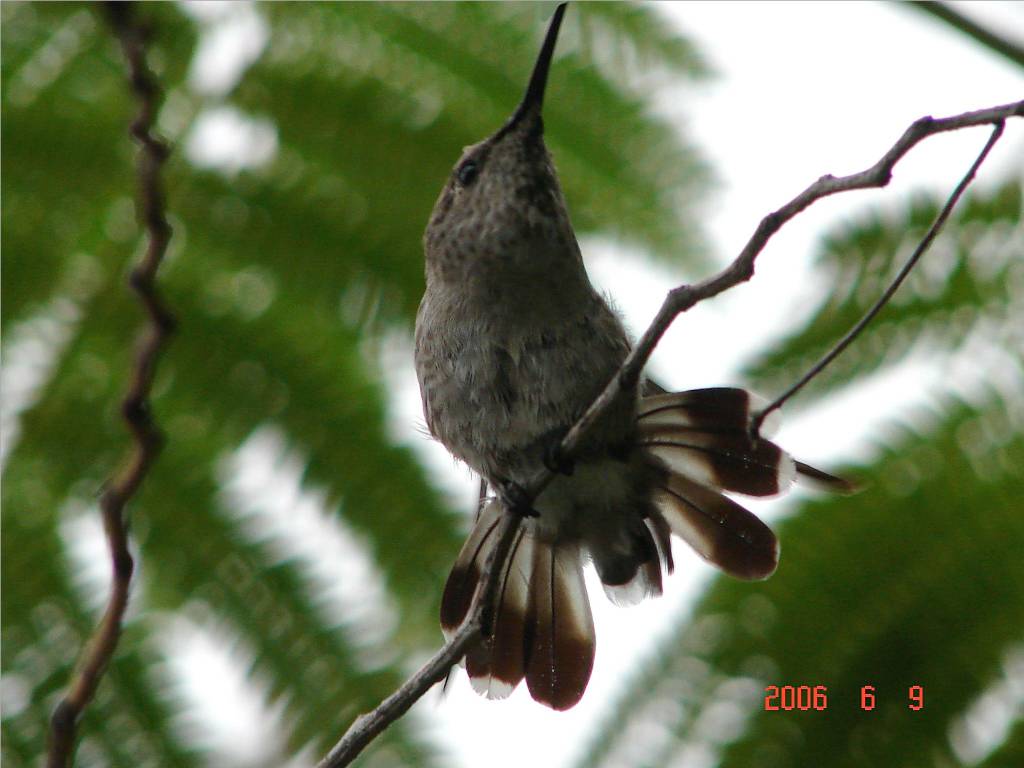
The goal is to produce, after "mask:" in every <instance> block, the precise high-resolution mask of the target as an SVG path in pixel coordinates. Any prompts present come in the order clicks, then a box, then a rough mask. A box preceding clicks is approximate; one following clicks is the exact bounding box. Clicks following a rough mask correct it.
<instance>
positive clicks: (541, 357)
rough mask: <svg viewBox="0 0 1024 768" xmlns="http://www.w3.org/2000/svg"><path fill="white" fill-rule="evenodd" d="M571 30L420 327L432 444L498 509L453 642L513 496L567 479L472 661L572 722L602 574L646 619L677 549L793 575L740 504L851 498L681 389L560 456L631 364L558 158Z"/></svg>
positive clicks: (459, 187) (432, 260) (486, 506)
mask: <svg viewBox="0 0 1024 768" xmlns="http://www.w3.org/2000/svg"><path fill="white" fill-rule="evenodd" d="M564 14H565V4H564V3H563V4H561V5H559V6H558V8H557V9H556V11H555V13H554V15H553V17H552V19H551V22H550V25H549V27H548V30H547V34H546V36H545V39H544V42H543V45H542V47H541V50H540V54H539V56H538V58H537V61H536V64H535V65H534V68H533V73H532V75H531V77H530V81H529V84H528V86H527V88H526V93H525V95H524V96H523V99H522V101H521V102H520V103H519V105H518V106H517V107H516V109H515V111H514V112H513V113H512V115H511V117H509V118H508V120H507V121H506V122H505V124H504V125H502V126H501V127H500V128H499V129H498V130H497V131H496V132H495V133H494V134H492V135H491V136H489V137H488V138H486V139H484V140H483V141H481V142H479V143H478V144H474V145H472V146H470V147H467V148H466V149H465V150H463V152H462V156H461V157H460V158H459V160H458V162H457V163H456V164H455V166H454V168H453V170H452V172H451V175H450V177H449V178H448V180H447V182H446V183H445V185H444V188H443V189H442V190H441V194H440V196H439V197H438V199H437V202H436V204H435V206H434V209H433V212H432V213H431V216H430V219H429V222H428V224H427V227H426V231H425V233H424V237H423V245H424V255H425V273H426V290H425V292H424V295H423V299H422V301H421V303H420V306H419V311H418V313H417V317H416V328H415V367H416V374H417V378H418V380H419V387H420V394H421V396H422V400H423V409H424V414H425V418H426V424H427V427H428V429H429V431H430V433H431V435H432V436H433V437H435V438H436V439H437V440H439V441H440V442H441V443H443V444H444V446H445V447H446V448H447V449H448V451H449V452H450V453H451V454H452V455H453V456H455V457H456V458H457V459H459V460H461V461H462V462H465V463H466V464H468V465H469V466H470V467H471V468H472V469H473V470H474V471H475V472H477V473H479V475H480V476H481V477H482V478H483V479H484V480H485V481H486V483H487V484H488V486H489V487H490V488H491V489H492V490H494V491H495V492H497V493H498V496H497V497H493V498H490V499H489V500H488V499H485V500H484V501H483V502H482V504H481V508H480V510H479V511H478V515H477V519H476V522H475V524H474V526H473V528H472V531H471V532H470V534H469V537H468V538H467V540H466V542H465V545H464V546H463V548H462V550H461V552H460V553H459V555H458V557H457V559H456V561H455V564H454V566H453V568H452V570H451V574H450V575H449V577H448V581H447V583H446V586H445V589H444V593H443V596H442V601H441V625H442V629H443V631H444V632H445V633H446V634H447V635H449V636H450V635H451V634H452V633H454V632H455V631H456V630H457V629H458V628H459V627H460V626H461V625H462V623H463V622H464V621H465V620H466V618H467V616H468V614H469V608H470V606H471V604H472V601H473V598H474V596H475V594H476V592H477V590H478V589H479V588H481V583H480V582H481V579H480V574H481V569H482V567H483V563H484V562H485V561H486V559H487V555H488V553H489V552H490V551H491V549H492V548H493V546H494V545H495V543H496V539H497V535H496V530H497V528H498V522H499V519H500V516H501V514H502V503H501V501H500V499H502V498H505V499H507V498H510V496H509V494H508V493H507V491H508V490H509V489H515V488H521V487H522V485H524V484H526V483H527V482H528V480H529V479H530V478H531V477H533V476H534V475H535V474H536V473H537V472H538V471H539V470H541V469H542V468H544V467H548V468H550V469H553V470H555V471H556V474H555V476H554V478H553V480H552V481H551V482H550V483H549V484H548V485H547V487H545V488H544V490H543V491H542V492H541V493H540V494H539V495H538V496H537V498H536V499H534V500H533V503H532V505H531V507H530V509H529V510H520V511H521V512H525V514H524V516H523V518H522V521H521V524H520V527H519V529H518V531H517V533H516V537H515V539H514V540H513V544H512V547H511V550H510V553H509V556H508V558H507V560H506V563H505V566H504V572H503V573H502V574H500V577H499V578H500V581H499V588H498V590H497V598H496V605H495V606H494V618H493V625H492V627H491V633H490V636H489V637H485V638H483V639H482V640H481V641H480V642H479V644H478V645H477V646H475V647H473V648H471V649H470V650H469V651H468V652H467V654H466V657H465V660H464V661H465V666H466V670H467V672H468V674H469V678H470V682H471V684H472V685H473V687H474V689H475V690H477V691H478V692H479V693H482V694H484V695H485V696H487V697H489V698H503V697H505V696H507V695H509V694H510V693H511V692H512V690H513V689H514V688H515V687H516V686H517V685H518V684H519V683H520V682H522V681H523V680H524V679H525V681H526V684H527V686H528V688H529V692H530V694H531V696H532V697H533V698H534V699H535V700H536V701H538V702H540V703H541V704H544V705H546V706H548V707H551V708H553V709H555V710H565V709H568V708H570V707H572V706H574V705H575V704H576V703H577V702H578V701H579V700H580V699H581V697H582V696H583V693H584V691H585V689H586V686H587V683H588V681H589V679H590V674H591V670H592V668H593V662H594V654H595V647H596V638H595V632H594V622H593V617H592V614H591V609H590V600H589V597H588V594H587V590H586V587H585V585H584V578H583V573H584V567H585V565H587V564H588V563H592V564H593V565H594V567H595V569H596V571H597V575H598V577H599V578H600V580H601V583H602V585H603V587H604V590H605V592H606V594H607V595H608V596H609V598H610V599H611V600H612V601H613V602H615V603H617V604H621V605H631V604H635V603H637V602H639V601H640V600H642V599H644V598H646V597H649V596H655V595H659V594H661V592H662V584H663V574H664V573H666V572H667V573H671V572H672V570H673V567H674V565H673V558H672V548H671V541H670V538H671V536H672V535H673V534H675V535H676V536H678V537H679V538H681V539H683V541H685V542H686V543H687V544H689V545H690V546H691V547H693V549H694V550H696V552H697V553H698V554H699V555H700V556H701V557H703V558H704V559H705V560H707V561H709V562H710V563H712V564H713V565H715V566H717V567H718V568H720V569H722V570H723V571H725V572H726V573H728V574H730V575H732V576H735V577H738V578H741V579H764V578H767V577H768V576H769V575H771V573H772V572H773V571H774V570H775V568H776V565H777V564H778V557H779V546H778V542H777V540H776V537H775V535H774V534H773V533H772V531H771V530H770V529H769V528H768V527H767V526H766V525H765V524H764V523H763V522H761V521H760V520H759V519H758V518H757V517H756V516H754V515H753V514H752V513H751V512H749V511H748V510H747V509H745V508H744V507H743V506H741V505H740V504H739V503H738V502H736V501H734V500H733V499H732V498H730V497H729V496H727V495H725V494H724V493H723V492H730V493H739V494H746V495H750V496H770V495H775V494H779V493H782V492H784V491H786V490H787V489H788V488H789V487H790V485H791V484H792V483H793V481H794V479H795V478H796V477H798V476H800V477H803V478H805V479H808V480H811V481H814V482H816V483H818V484H819V485H823V486H825V487H828V488H832V489H834V490H845V489H846V487H847V486H846V482H845V481H844V480H842V479H841V478H837V477H835V476H833V475H830V474H828V473H825V472H823V471H821V470H817V469H815V468H813V467H811V466H809V465H807V464H804V463H802V462H798V461H794V460H793V459H792V458H791V457H790V456H789V455H788V454H787V453H786V452H784V451H783V450H782V449H781V448H779V447H778V446H777V445H775V444H774V443H772V442H770V441H768V440H766V439H763V438H762V439H759V440H757V441H751V440H750V438H749V436H748V432H747V428H748V423H749V419H750V415H751V413H752V411H753V410H754V409H755V408H756V405H757V404H756V403H755V400H754V398H753V397H752V396H751V395H750V394H749V393H748V392H746V391H745V390H742V389H736V388H724V387H720V388H711V389H698V390H691V391H687V392H676V393H672V392H666V391H664V390H662V389H661V388H660V387H658V386H657V385H655V384H654V383H653V382H651V381H643V382H641V383H639V384H638V385H637V387H636V388H635V389H633V390H632V391H624V392H623V393H622V395H621V396H620V397H619V398H618V399H617V400H616V401H614V402H613V404H612V406H611V407H610V408H609V409H608V410H607V411H606V412H605V413H604V414H603V416H602V418H601V419H600V420H599V421H598V422H596V423H595V424H594V426H593V429H591V430H590V431H589V432H588V434H587V435H586V437H585V439H584V441H583V442H582V443H581V444H580V446H579V448H578V450H576V451H575V452H574V455H573V456H572V457H571V460H566V458H565V457H561V456H559V455H558V445H559V443H560V441H561V439H562V437H563V436H564V435H565V434H566V432H567V431H568V430H569V428H570V427H571V426H572V425H573V424H574V423H575V422H576V420H577V419H579V417H580V416H581V415H582V414H583V412H584V411H585V410H586V409H587V408H588V406H590V404H591V403H592V402H593V401H594V400H595V399H596V398H597V396H598V395H599V394H600V393H601V392H602V391H603V390H604V388H605V386H606V385H607V384H608V383H609V382H610V381H611V379H612V378H613V377H614V376H615V375H616V373H617V371H618V370H619V367H620V366H621V365H622V363H623V361H624V360H625V358H626V356H627V355H628V354H629V351H630V348H631V341H630V338H629V336H628V334H627V332H626V330H625V327H624V325H623V323H622V320H621V319H620V318H619V316H618V315H617V314H616V312H615V311H614V310H613V309H612V308H611V306H610V305H609V303H608V302H607V301H606V300H605V298H604V297H603V296H602V295H601V294H600V293H599V292H598V291H597V290H595V289H594V287H593V285H592V284H591V282H590V279H589V278H588V276H587V271H586V268H585V266H584V263H583V258H582V256H581V253H580V248H579V245H578V243H577V241H576V236H575V234H574V232H573V228H572V224H571V223H570V220H569V213H568V208H567V206H566V202H565V198H564V197H563V194H562V190H561V187H560V185H559V181H558V175H557V173H556V171H555V166H554V162H553V161H552V158H551V155H550V153H549V152H548V150H547V148H546V146H545V143H544V121H543V115H542V108H543V102H544V92H545V88H546V84H547V80H548V72H549V69H550V66H551V60H552V55H553V53H554V49H555V43H556V40H557V37H558V31H559V28H560V26H561V23H562V18H563V16H564ZM512 497H513V498H514V496H512Z"/></svg>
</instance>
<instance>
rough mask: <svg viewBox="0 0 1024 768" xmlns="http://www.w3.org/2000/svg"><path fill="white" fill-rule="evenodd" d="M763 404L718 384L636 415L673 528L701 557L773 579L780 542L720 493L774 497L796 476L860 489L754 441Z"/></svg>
mask: <svg viewBox="0 0 1024 768" xmlns="http://www.w3.org/2000/svg"><path fill="white" fill-rule="evenodd" d="M760 407H763V406H762V404H760V403H759V402H758V401H756V399H755V398H754V396H753V395H751V394H750V393H749V392H747V391H745V390H742V389H735V388H728V387H716V388H709V389H695V390H690V391H688V392H674V393H664V392H663V393H659V394H655V395H651V396H649V397H645V398H643V399H642V400H641V401H640V406H639V409H638V415H637V438H638V442H639V443H640V445H641V447H642V448H643V449H644V450H645V451H646V453H647V454H648V456H649V461H650V462H651V464H652V465H653V466H655V467H657V468H658V469H660V471H661V472H662V476H663V480H662V482H661V484H660V488H659V491H658V496H657V498H656V503H657V505H658V508H659V509H660V510H661V513H662V514H663V515H664V517H665V520H666V521H667V522H668V525H669V526H670V527H671V529H672V531H673V532H674V533H675V534H677V535H678V536H679V537H680V538H682V539H683V540H685V541H686V542H687V543H688V544H690V546H692V547H693V548H694V549H695V550H696V551H697V552H698V553H699V554H700V555H701V556H702V557H704V558H705V559H707V560H708V561H709V562H711V563H714V564H715V565H717V566H718V567H719V568H721V569H722V570H724V571H725V572H726V573H729V574H731V575H733V576H737V577H739V578H742V579H763V578H767V577H768V576H770V575H771V574H772V572H773V571H774V570H775V567H776V566H777V564H778V552H779V550H778V541H777V540H776V538H775V535H774V534H773V533H772V532H771V530H770V529H769V528H768V527H767V526H766V525H765V524H764V523H762V522H761V521H760V520H759V519H758V518H757V517H756V516H755V515H753V514H752V513H751V512H749V511H748V510H746V509H745V508H744V507H742V506H741V505H740V504H738V503H736V502H735V501H733V500H732V499H730V498H728V497H726V496H724V495H723V494H722V493H721V491H729V492H733V493H741V494H745V495H747V496H773V495H776V494H780V493H785V492H786V491H787V490H789V488H790V487H791V486H792V484H793V481H794V480H796V479H798V478H799V479H801V480H805V481H807V482H808V483H810V484H812V485H815V486H817V487H820V488H823V489H825V490H830V491H838V492H841V493H850V492H852V491H853V490H854V486H853V484H852V483H850V482H848V481H847V480H844V479H842V478H839V477H836V476H834V475H830V474H829V473H827V472H823V471H822V470H820V469H816V468H815V467H812V466H810V465H809V464H805V463H804V462H801V461H794V460H793V459H792V458H791V457H790V456H789V455H788V454H787V453H786V452H785V451H783V450H782V449H781V448H780V447H779V446H778V445H776V444H775V443H773V442H771V441H769V440H766V439H764V438H762V439H760V440H758V441H756V442H752V441H751V440H750V439H749V437H748V432H747V430H748V425H749V423H750V417H751V413H752V411H754V410H755V409H757V408H760Z"/></svg>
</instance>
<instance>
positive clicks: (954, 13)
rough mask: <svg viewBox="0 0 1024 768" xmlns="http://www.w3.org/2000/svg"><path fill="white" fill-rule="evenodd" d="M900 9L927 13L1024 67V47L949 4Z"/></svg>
mask: <svg viewBox="0 0 1024 768" xmlns="http://www.w3.org/2000/svg"><path fill="white" fill-rule="evenodd" d="M899 7H900V8H909V9H911V10H914V11H920V12H921V13H927V14H928V15H930V16H932V17H934V18H936V19H939V20H941V21H943V22H944V23H946V24H948V25H949V26H951V27H953V29H956V30H958V31H960V32H962V33H963V34H965V35H967V36H968V37H970V38H971V39H973V40H976V41H977V42H979V43H981V44H982V45H984V46H985V47H986V48H988V49H989V50H991V51H995V52H996V53H998V54H1001V55H1003V56H1005V57H1006V58H1007V59H1009V60H1010V61H1012V62H1013V63H1014V64H1016V65H1017V66H1020V67H1024V47H1021V46H1020V45H1019V44H1018V43H1017V42H1016V41H1014V40H1013V39H1012V38H1010V37H1007V36H1005V35H1002V34H1000V33H999V32H997V31H996V30H994V29H990V28H989V27H986V26H985V25H984V24H982V23H980V22H978V21H976V20H974V19H972V18H970V17H969V16H965V15H964V14H962V13H960V11H958V10H957V9H956V8H953V7H952V6H951V5H949V4H948V3H939V2H928V3H900V4H899Z"/></svg>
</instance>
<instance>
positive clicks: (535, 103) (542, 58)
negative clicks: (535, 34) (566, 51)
mask: <svg viewBox="0 0 1024 768" xmlns="http://www.w3.org/2000/svg"><path fill="white" fill-rule="evenodd" d="M566 5H568V3H559V5H558V7H557V8H556V9H555V13H554V15H553V16H552V17H551V23H550V24H549V25H548V32H547V34H546V35H545V36H544V45H542V46H541V49H540V53H539V54H538V55H537V63H536V64H534V65H533V74H532V75H530V84H529V85H528V86H526V93H525V94H524V95H523V100H522V101H521V102H519V106H518V107H516V111H515V112H513V113H512V117H510V118H509V120H508V123H506V126H505V127H506V129H508V128H511V127H513V126H514V125H515V124H516V123H518V122H519V121H520V120H522V119H523V118H524V117H525V116H526V115H527V114H529V113H530V112H532V111H533V109H534V107H536V113H537V115H538V116H539V115H540V113H541V109H542V108H543V106H544V87H545V86H546V85H547V83H548V70H549V69H550V68H551V57H552V56H553V55H554V53H555V43H556V42H557V41H558V30H559V28H560V27H561V26H562V17H563V16H564V15H565V6H566Z"/></svg>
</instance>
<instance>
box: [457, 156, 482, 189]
mask: <svg viewBox="0 0 1024 768" xmlns="http://www.w3.org/2000/svg"><path fill="white" fill-rule="evenodd" d="M479 172H480V167H479V166H478V165H477V164H476V160H467V161H466V162H464V163H463V164H462V165H460V166H459V170H458V171H456V172H455V178H457V179H458V180H459V184H461V185H462V186H464V187H468V186H469V185H470V184H472V183H473V182H474V181H476V177H477V174H478V173H479Z"/></svg>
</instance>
